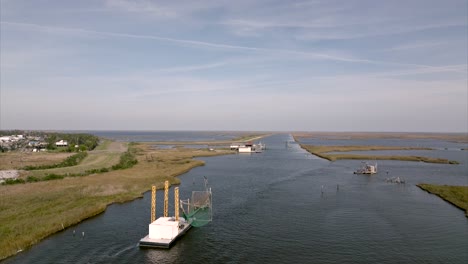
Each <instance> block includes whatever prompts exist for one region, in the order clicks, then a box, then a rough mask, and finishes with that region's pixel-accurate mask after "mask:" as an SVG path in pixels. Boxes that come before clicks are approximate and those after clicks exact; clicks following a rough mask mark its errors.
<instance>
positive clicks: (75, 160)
mask: <svg viewBox="0 0 468 264" xmlns="http://www.w3.org/2000/svg"><path fill="white" fill-rule="evenodd" d="M86 156H88V152H86V151H84V152H79V153H76V154H74V155H72V156H69V157H67V158H66V159H65V160H63V161H62V162H60V163H56V164H45V165H38V166H31V165H29V166H26V167H24V168H23V169H24V170H47V169H53V168H63V167H71V166H76V165H78V164H79V163H80V162H81V161H82V160H83V159H84V158H86Z"/></svg>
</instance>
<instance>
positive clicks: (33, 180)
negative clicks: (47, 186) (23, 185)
mask: <svg viewBox="0 0 468 264" xmlns="http://www.w3.org/2000/svg"><path fill="white" fill-rule="evenodd" d="M38 181H41V179H39V178H37V177H34V176H28V178H26V182H38Z"/></svg>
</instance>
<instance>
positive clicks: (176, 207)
mask: <svg viewBox="0 0 468 264" xmlns="http://www.w3.org/2000/svg"><path fill="white" fill-rule="evenodd" d="M174 216H175V220H176V221H179V187H175V188H174Z"/></svg>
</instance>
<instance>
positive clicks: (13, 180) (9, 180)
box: [2, 179, 25, 185]
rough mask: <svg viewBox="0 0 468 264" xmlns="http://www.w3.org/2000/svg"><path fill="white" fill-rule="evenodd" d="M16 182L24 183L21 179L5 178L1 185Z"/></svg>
mask: <svg viewBox="0 0 468 264" xmlns="http://www.w3.org/2000/svg"><path fill="white" fill-rule="evenodd" d="M18 183H25V181H24V180H23V179H6V180H5V181H4V182H3V183H2V185H13V184H18Z"/></svg>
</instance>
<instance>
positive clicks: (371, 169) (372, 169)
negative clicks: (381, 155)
mask: <svg viewBox="0 0 468 264" xmlns="http://www.w3.org/2000/svg"><path fill="white" fill-rule="evenodd" d="M376 173H377V163H375V164H374V165H370V164H368V163H364V164H363V166H362V167H361V168H359V169H357V170H356V171H355V172H354V174H376Z"/></svg>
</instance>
